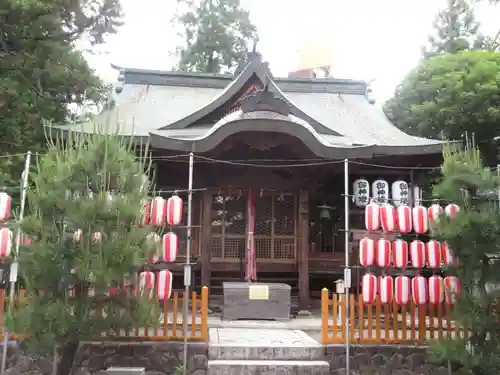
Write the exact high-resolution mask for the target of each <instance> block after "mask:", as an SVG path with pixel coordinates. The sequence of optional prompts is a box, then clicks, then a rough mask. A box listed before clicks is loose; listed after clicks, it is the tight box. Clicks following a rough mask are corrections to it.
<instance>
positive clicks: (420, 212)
mask: <svg viewBox="0 0 500 375" xmlns="http://www.w3.org/2000/svg"><path fill="white" fill-rule="evenodd" d="M412 218H413V230H414V231H415V233H417V234H424V233H425V232H427V230H428V229H429V223H428V220H427V210H426V209H425V207H424V206H415V207H413V209H412Z"/></svg>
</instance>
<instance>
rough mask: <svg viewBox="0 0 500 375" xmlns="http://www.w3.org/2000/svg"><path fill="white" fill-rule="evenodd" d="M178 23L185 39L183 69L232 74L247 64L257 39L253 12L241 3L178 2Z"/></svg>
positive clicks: (222, 0)
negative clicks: (245, 60)
mask: <svg viewBox="0 0 500 375" xmlns="http://www.w3.org/2000/svg"><path fill="white" fill-rule="evenodd" d="M178 3H179V5H180V6H181V10H180V12H179V13H178V14H177V15H176V17H175V21H176V22H177V23H178V24H179V25H180V26H181V27H182V30H183V36H184V39H185V42H184V46H183V47H182V48H180V49H179V52H180V57H181V58H180V62H179V67H178V68H179V70H181V71H188V72H202V73H230V72H233V71H234V70H235V68H236V67H237V65H238V63H240V62H241V61H244V59H245V57H246V54H247V52H248V43H249V42H250V41H252V40H254V41H255V40H256V38H257V30H256V28H255V26H254V25H253V24H252V22H251V21H250V15H249V12H248V11H246V10H245V9H243V8H242V7H241V4H240V0H178Z"/></svg>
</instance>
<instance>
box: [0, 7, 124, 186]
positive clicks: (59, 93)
mask: <svg viewBox="0 0 500 375" xmlns="http://www.w3.org/2000/svg"><path fill="white" fill-rule="evenodd" d="M120 18H121V10H120V7H119V3H118V0H62V1H59V0H3V1H0V31H1V32H0V154H6V153H18V152H26V151H28V150H31V151H32V152H37V151H41V150H42V149H43V148H44V147H45V136H44V131H43V120H49V121H52V122H56V123H63V122H65V120H66V119H67V115H68V105H69V104H73V103H76V104H82V103H83V102H84V100H90V101H93V102H96V101H100V99H101V96H102V83H101V81H100V80H99V78H98V77H96V76H95V75H94V72H93V71H92V70H91V69H90V68H89V66H88V64H87V62H86V61H85V59H84V58H83V56H82V54H81V52H80V51H78V50H77V49H75V47H74V46H75V42H76V41H77V40H85V41H87V42H89V43H90V44H91V45H93V44H98V43H102V42H103V41H104V37H105V36H106V35H107V34H109V33H114V32H116V29H117V27H118V26H119V25H120ZM1 170H2V172H5V173H9V174H11V175H12V177H13V179H14V180H16V181H18V179H19V175H20V173H21V170H22V164H18V163H15V161H13V163H12V165H11V166H10V167H9V168H5V166H3V165H2V168H1Z"/></svg>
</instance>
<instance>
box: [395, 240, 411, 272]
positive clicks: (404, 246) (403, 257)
mask: <svg viewBox="0 0 500 375" xmlns="http://www.w3.org/2000/svg"><path fill="white" fill-rule="evenodd" d="M392 264H393V265H394V267H396V268H402V269H405V268H406V267H407V266H408V242H406V241H404V240H401V239H397V240H396V241H394V242H393V243H392Z"/></svg>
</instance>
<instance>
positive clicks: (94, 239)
mask: <svg viewBox="0 0 500 375" xmlns="http://www.w3.org/2000/svg"><path fill="white" fill-rule="evenodd" d="M101 241H102V233H101V232H94V233H92V242H94V243H98V242H101Z"/></svg>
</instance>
